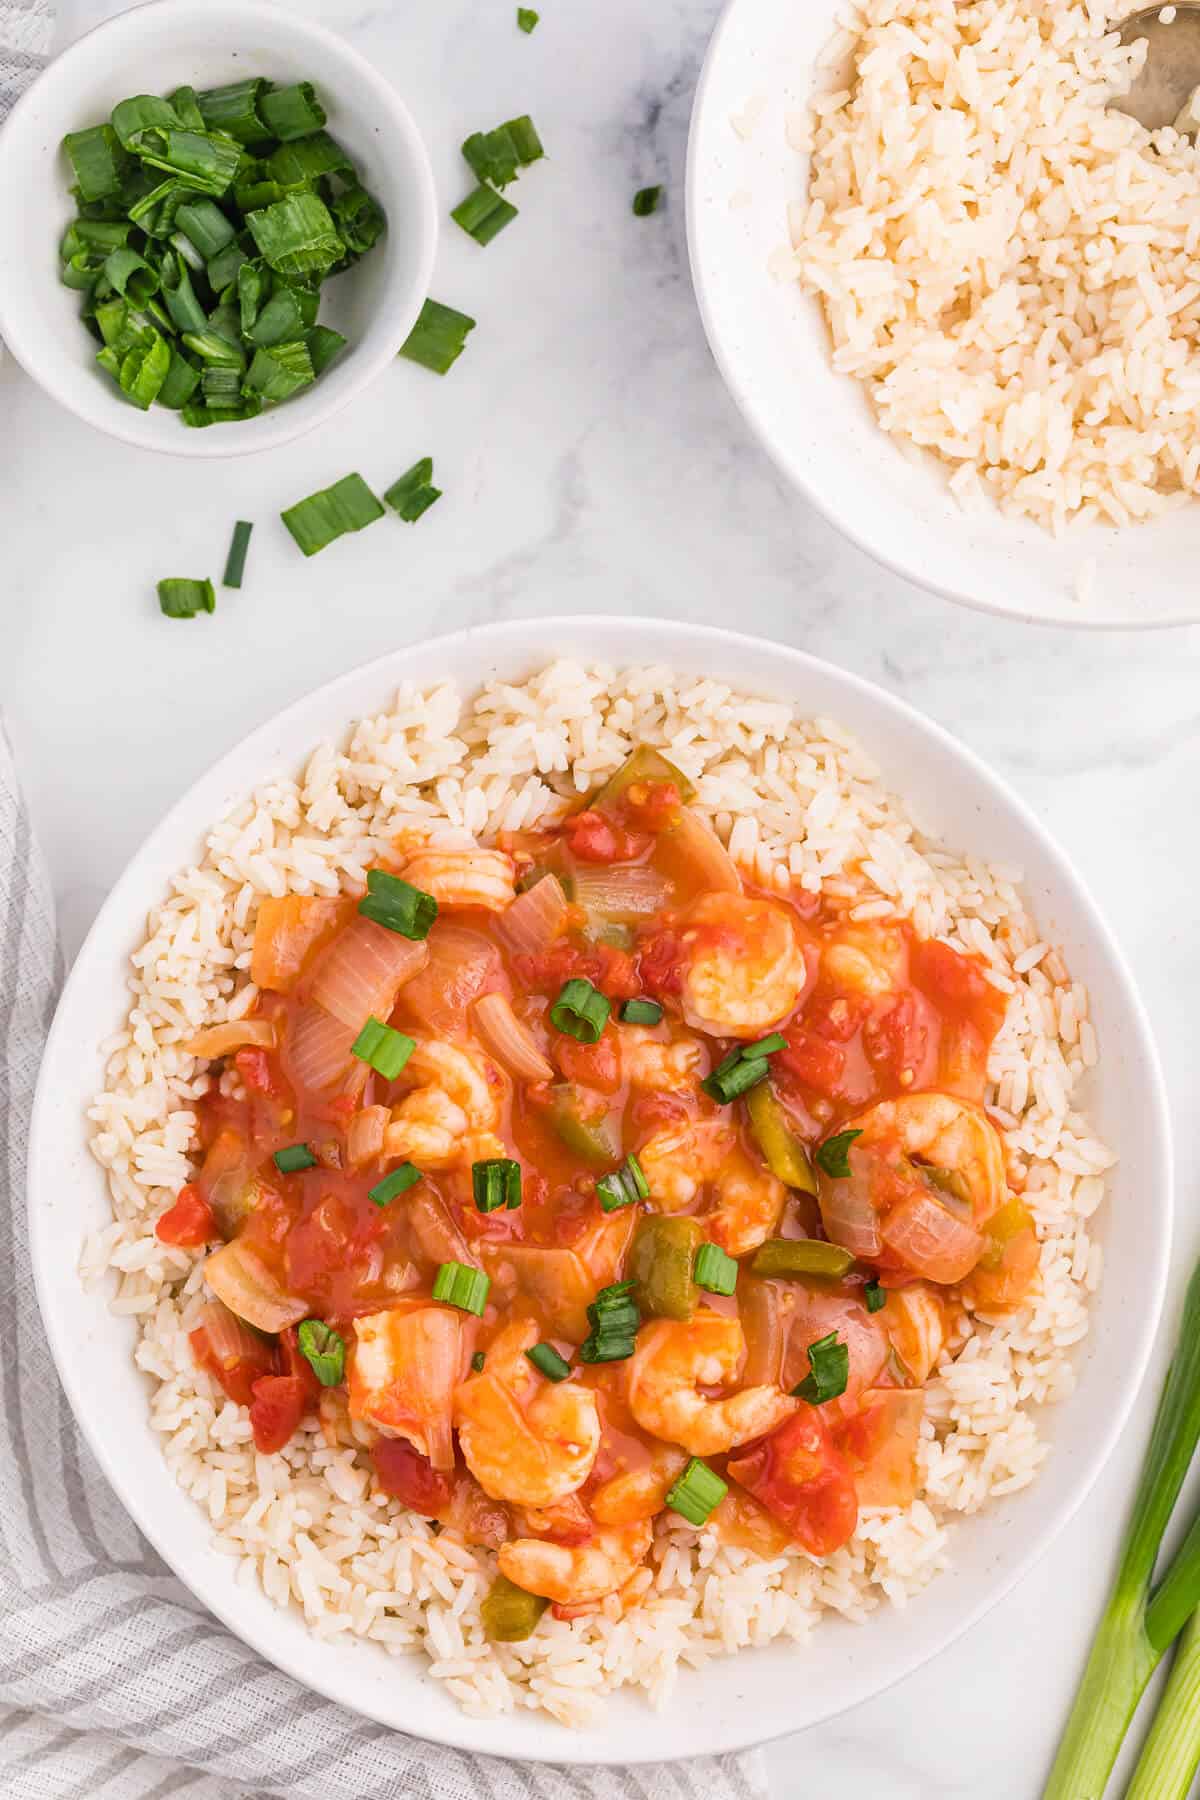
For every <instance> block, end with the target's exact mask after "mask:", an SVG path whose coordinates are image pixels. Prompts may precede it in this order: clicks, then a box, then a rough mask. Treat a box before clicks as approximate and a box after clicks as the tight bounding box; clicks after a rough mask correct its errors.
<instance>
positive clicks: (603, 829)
mask: <svg viewBox="0 0 1200 1800" xmlns="http://www.w3.org/2000/svg"><path fill="white" fill-rule="evenodd" d="M566 839H567V843H568V845H569V847H570V850H571V854H572V856H577V857H578V858H579V860H580V862H593V863H613V862H633V861H634V860H635V859H636V858H637V857H639V856H641V855H643V854H644V852H645V851H646V850H648V849H649V847H650V839H649V838H648V837H647V835H646V833H645V832H643V831H630V830H628V829H627V827H626V826H625V825H624V824H622V822H621V821H620V820H619V819H614V818H613V817H612V816H611V815H610V814H607V813H600V812H593V811H592V810H591V808H590V807H589V808H588V809H587V811H586V812H580V813H576V814H575V816H574V817H573V818H571V819H568V820H567V824H566Z"/></svg>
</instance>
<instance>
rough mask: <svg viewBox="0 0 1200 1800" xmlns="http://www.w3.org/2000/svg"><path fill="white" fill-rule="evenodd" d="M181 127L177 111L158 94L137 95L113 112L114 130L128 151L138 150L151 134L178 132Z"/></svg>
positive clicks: (115, 107)
mask: <svg viewBox="0 0 1200 1800" xmlns="http://www.w3.org/2000/svg"><path fill="white" fill-rule="evenodd" d="M180 123H181V122H180V118H179V114H178V113H177V112H176V111H175V108H174V107H173V106H172V105H171V104H170V102H169V101H167V100H161V99H160V98H159V96H158V95H157V94H135V95H134V96H133V97H132V99H129V100H122V101H120V102H119V104H118V105H116V106H114V107H113V109H112V128H113V130H114V131H115V132H116V134H117V136H118V137H119V138H120V140H121V143H122V144H123V145H124V147H125V149H126V150H138V149H139V148H140V146H141V142H142V139H143V138H144V137H145V135H146V133H147V132H148V131H151V130H157V131H171V130H175V131H178V130H179V128H180Z"/></svg>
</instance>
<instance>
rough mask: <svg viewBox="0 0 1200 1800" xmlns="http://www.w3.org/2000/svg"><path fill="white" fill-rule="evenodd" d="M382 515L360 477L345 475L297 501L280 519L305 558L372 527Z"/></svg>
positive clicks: (379, 507)
mask: <svg viewBox="0 0 1200 1800" xmlns="http://www.w3.org/2000/svg"><path fill="white" fill-rule="evenodd" d="M383 512H384V509H383V507H382V506H381V505H380V503H379V501H378V500H377V499H376V498H375V496H374V494H373V493H372V492H371V490H370V488H369V487H368V486H367V484H366V482H365V481H364V480H363V478H362V476H361V475H343V476H342V479H341V480H340V481H335V482H334V484H333V486H332V487H327V488H321V489H320V490H319V491H318V492H317V493H315V494H310V495H309V496H308V498H307V500H298V501H297V502H296V504H295V506H289V507H288V509H287V511H286V512H282V513H280V515H279V516H280V518H281V519H282V520H283V522H284V524H285V525H286V526H287V528H288V530H289V531H290V532H291V534H292V536H293V537H294V538H295V540H296V542H297V543H298V544H299V546H300V548H301V550H303V552H304V554H305V556H315V555H316V554H317V551H318V550H324V549H325V548H326V546H327V545H329V544H332V543H333V541H334V539H335V538H340V537H344V536H345V534H346V533H347V532H348V531H361V530H362V529H363V526H364V525H373V524H374V523H375V520H376V519H382V517H383Z"/></svg>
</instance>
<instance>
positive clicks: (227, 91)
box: [196, 77, 271, 144]
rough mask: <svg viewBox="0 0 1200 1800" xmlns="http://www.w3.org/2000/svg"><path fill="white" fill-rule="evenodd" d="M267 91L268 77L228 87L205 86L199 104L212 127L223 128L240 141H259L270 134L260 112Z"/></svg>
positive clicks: (202, 114) (257, 142)
mask: <svg viewBox="0 0 1200 1800" xmlns="http://www.w3.org/2000/svg"><path fill="white" fill-rule="evenodd" d="M266 91H267V83H266V82H265V81H263V80H262V79H261V78H257V79H256V78H254V77H251V78H250V79H248V80H246V81H232V82H230V83H229V84H228V85H227V86H226V87H218V88H206V89H205V90H204V92H203V93H200V94H197V95H196V105H197V106H198V107H199V109H200V116H201V118H202V119H203V120H204V123H205V125H206V126H207V127H208V129H209V130H210V131H224V132H226V133H227V134H228V135H229V136H230V137H232V138H236V139H237V141H238V143H239V144H260V143H262V142H263V140H264V139H265V138H269V137H270V136H271V133H270V132H269V131H268V130H267V128H266V126H265V125H264V124H263V120H262V116H261V114H260V112H259V105H260V103H261V101H262V97H263V95H264V94H265V93H266Z"/></svg>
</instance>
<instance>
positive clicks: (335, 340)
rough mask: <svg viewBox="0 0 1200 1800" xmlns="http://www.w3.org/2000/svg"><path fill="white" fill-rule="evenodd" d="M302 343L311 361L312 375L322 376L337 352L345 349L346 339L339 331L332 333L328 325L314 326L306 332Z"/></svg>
mask: <svg viewBox="0 0 1200 1800" xmlns="http://www.w3.org/2000/svg"><path fill="white" fill-rule="evenodd" d="M304 341H305V343H306V344H307V345H308V354H309V356H310V358H311V359H312V366H313V375H314V376H320V375H323V374H324V372H325V370H326V369H327V368H328V367H329V365H330V363H331V362H332V361H333V359H334V357H335V356H336V355H337V354H338V352H339V351H341V350H344V349H345V348H346V339H345V338H344V337H343V336H342V334H341V332H340V331H332V330H331V329H330V327H329V326H328V325H314V326H313V327H312V329H311V331H306V332H305V334H304Z"/></svg>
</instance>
